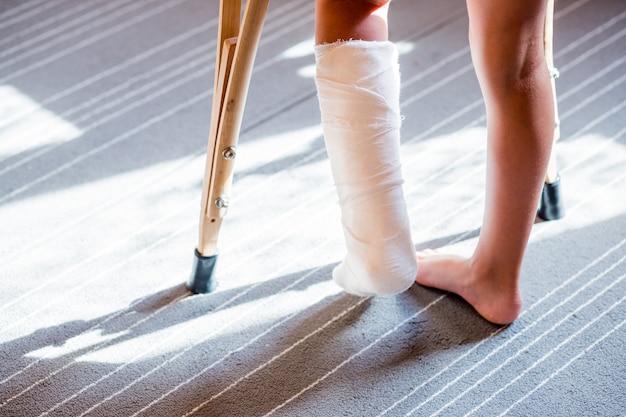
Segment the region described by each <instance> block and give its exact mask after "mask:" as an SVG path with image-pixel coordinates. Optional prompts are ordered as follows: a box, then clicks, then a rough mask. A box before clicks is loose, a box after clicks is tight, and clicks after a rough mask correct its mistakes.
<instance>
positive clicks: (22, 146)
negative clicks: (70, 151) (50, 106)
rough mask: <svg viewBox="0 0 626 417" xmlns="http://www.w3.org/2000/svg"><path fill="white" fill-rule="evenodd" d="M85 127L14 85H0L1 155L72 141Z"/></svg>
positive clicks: (5, 155) (6, 155)
mask: <svg viewBox="0 0 626 417" xmlns="http://www.w3.org/2000/svg"><path fill="white" fill-rule="evenodd" d="M82 133H83V132H82V131H81V129H79V128H78V127H77V126H74V125H72V124H71V123H70V122H68V121H67V120H63V119H62V118H60V117H58V116H57V115H55V114H54V113H52V112H51V111H49V110H47V109H45V108H43V107H41V106H40V105H39V104H38V103H37V102H36V101H34V100H33V99H32V98H30V97H28V96H27V95H26V94H24V93H22V92H21V91H19V90H18V89H16V88H15V87H13V86H10V85H0V156H3V157H8V156H12V155H15V154H18V153H21V152H25V151H27V150H31V149H36V148H40V147H43V146H46V145H52V144H56V143H62V142H68V141H70V140H72V139H76V138H77V137H79V136H80V135H82Z"/></svg>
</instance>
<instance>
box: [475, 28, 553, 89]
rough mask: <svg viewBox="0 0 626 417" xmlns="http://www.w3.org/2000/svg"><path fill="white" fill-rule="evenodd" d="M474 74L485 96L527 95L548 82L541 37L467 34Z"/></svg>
mask: <svg viewBox="0 0 626 417" xmlns="http://www.w3.org/2000/svg"><path fill="white" fill-rule="evenodd" d="M470 46H471V50H472V60H473V62H474V67H475V69H476V73H477V75H478V77H479V80H480V81H481V85H482V86H483V88H486V89H487V90H488V91H489V92H497V91H502V92H504V91H506V92H507V93H509V94H510V93H511V92H515V91H520V92H523V91H527V90H528V89H529V88H530V89H533V88H535V87H537V86H539V85H542V84H543V81H544V79H548V78H549V77H548V68H547V65H546V61H545V55H544V46H543V37H542V36H541V35H540V34H537V33H536V32H529V31H524V30H521V29H519V30H515V29H511V28H509V29H508V30H504V29H503V30H501V31H499V30H497V28H488V29H485V28H481V29H480V30H470Z"/></svg>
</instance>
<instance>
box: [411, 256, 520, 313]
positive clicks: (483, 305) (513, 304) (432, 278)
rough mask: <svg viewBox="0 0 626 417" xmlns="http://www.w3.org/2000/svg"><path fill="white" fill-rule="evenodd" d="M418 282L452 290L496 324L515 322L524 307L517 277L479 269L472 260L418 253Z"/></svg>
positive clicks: (416, 279)
mask: <svg viewBox="0 0 626 417" xmlns="http://www.w3.org/2000/svg"><path fill="white" fill-rule="evenodd" d="M417 259H418V268H417V277H416V278H415V281H417V283H418V284H421V285H424V286H427V287H433V288H438V289H440V290H444V291H450V292H453V293H455V294H457V295H459V296H461V297H462V298H463V299H464V300H465V301H467V302H468V303H469V304H470V305H471V306H472V307H474V309H475V310H476V311H477V312H478V314H480V315H481V316H482V317H484V318H485V319H487V320H488V321H490V322H492V323H496V324H509V323H512V322H513V321H514V320H515V319H516V318H517V316H518V315H519V313H520V311H521V309H522V297H521V294H520V291H519V288H518V286H517V277H516V276H504V275H503V274H497V273H488V272H479V271H478V270H477V269H478V268H477V267H476V266H475V265H474V264H473V262H472V260H471V259H467V258H463V257H461V256H456V255H447V254H443V253H438V252H436V251H424V252H418V253H417Z"/></svg>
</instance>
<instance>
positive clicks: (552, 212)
mask: <svg viewBox="0 0 626 417" xmlns="http://www.w3.org/2000/svg"><path fill="white" fill-rule="evenodd" d="M560 185H561V177H557V179H556V180H555V181H553V182H546V183H544V184H543V190H542V192H541V202H540V203H539V210H537V216H539V217H540V218H542V219H543V220H558V219H560V218H562V217H563V216H565V208H564V205H563V199H562V197H561V188H560Z"/></svg>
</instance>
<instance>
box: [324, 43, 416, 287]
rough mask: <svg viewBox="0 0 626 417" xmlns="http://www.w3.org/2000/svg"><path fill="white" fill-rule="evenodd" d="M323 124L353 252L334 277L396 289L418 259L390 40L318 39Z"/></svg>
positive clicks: (410, 276) (411, 276)
mask: <svg viewBox="0 0 626 417" xmlns="http://www.w3.org/2000/svg"><path fill="white" fill-rule="evenodd" d="M315 51H316V60H317V73H316V83H317V89H318V96H319V102H320V109H321V113H322V127H323V131H324V138H325V142H326V150H327V153H328V157H329V159H330V164H331V169H332V174H333V178H334V181H335V186H336V188H337V194H338V196H339V205H340V207H341V217H342V224H343V232H344V238H345V242H346V249H347V254H346V257H345V259H344V260H343V262H342V263H341V264H339V265H338V266H337V267H336V268H335V269H334V271H333V279H334V280H335V282H336V283H337V284H339V285H340V286H341V287H342V288H344V289H345V290H346V291H347V292H349V293H352V294H356V295H361V296H367V295H392V294H398V293H400V292H403V291H405V290H406V289H408V288H409V287H410V286H411V285H412V284H413V282H414V281H415V276H416V274H417V261H416V258H415V251H414V248H413V243H412V240H411V233H410V224H409V218H408V213H407V208H406V202H405V199H404V194H403V190H402V184H403V180H402V174H401V167H400V124H401V117H400V105H399V95H400V74H399V68H398V56H397V50H396V48H395V46H394V44H392V43H391V42H388V41H384V42H374V41H345V42H343V41H340V42H336V43H332V44H323V45H318V46H316V50H315Z"/></svg>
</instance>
